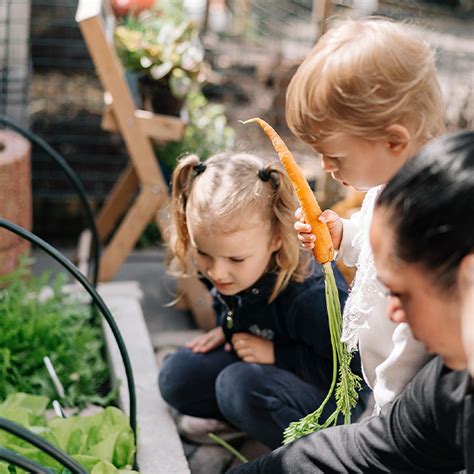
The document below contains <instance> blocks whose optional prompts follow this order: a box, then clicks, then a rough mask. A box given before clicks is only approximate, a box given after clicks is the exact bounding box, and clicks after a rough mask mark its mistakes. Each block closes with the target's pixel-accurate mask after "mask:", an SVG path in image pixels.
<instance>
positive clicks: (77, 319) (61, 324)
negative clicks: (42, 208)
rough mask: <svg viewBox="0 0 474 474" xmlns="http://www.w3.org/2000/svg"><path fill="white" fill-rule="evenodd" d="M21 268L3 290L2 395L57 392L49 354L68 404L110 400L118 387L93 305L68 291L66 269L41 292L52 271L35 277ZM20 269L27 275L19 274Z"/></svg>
mask: <svg viewBox="0 0 474 474" xmlns="http://www.w3.org/2000/svg"><path fill="white" fill-rule="evenodd" d="M21 268H22V269H21V272H20V270H18V271H17V272H16V273H15V274H14V275H13V276H12V275H10V276H9V277H4V278H3V282H2V283H3V285H6V286H5V287H4V288H3V289H1V290H0V400H1V399H4V398H5V397H6V396H7V395H9V394H11V393H14V392H17V391H23V392H27V393H31V394H38V395H45V396H47V397H49V398H54V397H56V392H55V389H54V386H53V384H52V382H51V380H50V378H49V375H48V373H47V370H46V367H45V365H44V362H43V358H44V357H45V356H48V357H49V358H50V359H51V361H52V363H53V366H54V368H55V369H56V372H57V374H58V376H59V379H60V381H61V382H62V384H63V386H64V389H65V394H66V396H65V400H63V403H65V404H66V405H70V406H83V405H85V404H88V403H95V404H100V405H104V404H108V403H109V402H110V401H111V399H112V398H113V397H114V396H115V392H114V391H111V390H110V388H109V380H108V368H107V364H106V361H105V358H104V356H103V350H104V347H103V342H102V332H101V328H100V326H99V325H98V323H97V322H96V321H95V320H94V317H93V315H92V314H91V311H90V307H89V306H87V305H84V304H83V303H79V302H77V301H74V300H73V299H72V298H71V297H69V296H67V295H66V294H65V293H64V292H63V287H64V283H65V281H66V276H65V275H64V274H58V275H57V276H56V277H55V278H54V279H53V281H52V283H51V284H50V288H51V291H50V294H49V295H48V296H44V297H41V296H40V295H41V291H42V289H43V288H44V287H45V285H46V284H47V283H48V280H49V278H50V277H49V275H48V274H47V273H45V274H43V275H42V276H40V277H35V276H32V275H31V274H29V275H28V270H27V269H26V266H25V265H23V266H22V267H21ZM18 272H20V273H21V274H22V275H23V276H25V274H26V275H28V278H26V279H25V278H18V275H19V273H18ZM43 295H44V293H43Z"/></svg>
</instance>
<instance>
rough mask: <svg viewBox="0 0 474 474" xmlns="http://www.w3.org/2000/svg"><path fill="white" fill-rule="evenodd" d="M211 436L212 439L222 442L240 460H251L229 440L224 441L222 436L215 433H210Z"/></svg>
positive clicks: (244, 461)
mask: <svg viewBox="0 0 474 474" xmlns="http://www.w3.org/2000/svg"><path fill="white" fill-rule="evenodd" d="M207 436H209V438H211V439H212V441H214V442H216V443H217V444H220V445H221V446H222V447H223V448H225V449H227V451H229V452H230V453H232V454H233V455H234V456H235V457H236V458H237V459H238V460H239V461H241V462H243V463H246V462H249V460H248V459H247V458H246V457H245V456H244V455H243V454H241V453H239V451H237V450H236V449H235V448H234V447H233V446H231V445H230V444H229V443H227V441H224V440H223V439H222V438H221V437H220V436H217V435H216V434H214V433H208V435H207Z"/></svg>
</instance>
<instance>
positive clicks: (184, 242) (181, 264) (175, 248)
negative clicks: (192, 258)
mask: <svg viewBox="0 0 474 474" xmlns="http://www.w3.org/2000/svg"><path fill="white" fill-rule="evenodd" d="M199 164H200V162H199V158H198V157H197V156H196V155H188V156H185V157H183V158H181V159H180V160H179V161H178V164H177V166H176V168H175V170H174V172H173V179H172V191H171V204H170V206H171V212H170V215H171V222H170V226H169V236H168V237H169V238H168V242H169V246H168V253H167V265H168V269H169V270H170V272H171V273H172V274H174V275H176V276H183V275H186V274H187V273H188V249H189V233H188V228H187V224H186V205H187V202H188V198H189V195H190V192H191V188H192V185H193V181H194V176H195V174H196V171H195V168H196V167H197V166H198V165H199Z"/></svg>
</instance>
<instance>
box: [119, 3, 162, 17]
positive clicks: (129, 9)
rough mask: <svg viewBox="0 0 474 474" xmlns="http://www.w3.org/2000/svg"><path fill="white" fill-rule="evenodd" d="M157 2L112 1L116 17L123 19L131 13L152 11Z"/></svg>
mask: <svg viewBox="0 0 474 474" xmlns="http://www.w3.org/2000/svg"><path fill="white" fill-rule="evenodd" d="M155 3H156V0H112V1H111V5H112V10H113V11H114V14H115V16H118V17H121V16H125V15H128V14H129V13H133V14H138V13H140V12H142V11H143V10H150V9H151V8H153V7H154V6H155Z"/></svg>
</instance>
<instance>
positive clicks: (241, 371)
mask: <svg viewBox="0 0 474 474" xmlns="http://www.w3.org/2000/svg"><path fill="white" fill-rule="evenodd" d="M257 370H258V366H257V365H256V364H248V363H246V362H236V363H234V364H231V365H229V366H228V367H226V368H225V369H224V370H223V371H222V372H221V373H220V374H219V376H218V377H217V379H216V397H217V402H218V404H219V408H220V409H221V411H222V412H223V413H224V412H228V411H229V410H231V411H234V410H236V411H240V410H245V409H247V408H249V406H250V404H251V400H250V399H251V398H252V396H253V395H252V394H254V393H255V392H256V390H255V383H256V381H258V379H259V377H258V376H257V374H256V371H257Z"/></svg>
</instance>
